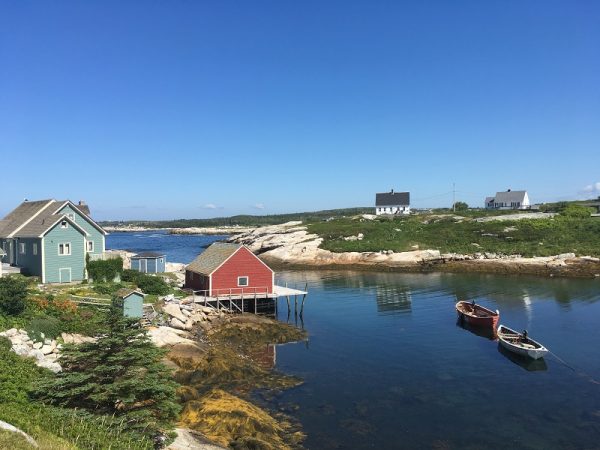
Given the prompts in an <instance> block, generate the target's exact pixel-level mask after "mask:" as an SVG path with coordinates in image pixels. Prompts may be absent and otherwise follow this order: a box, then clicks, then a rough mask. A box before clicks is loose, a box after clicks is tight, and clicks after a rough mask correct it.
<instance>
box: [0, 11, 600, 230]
mask: <svg viewBox="0 0 600 450" xmlns="http://www.w3.org/2000/svg"><path fill="white" fill-rule="evenodd" d="M1 9H2V13H1V14H0V154H1V156H2V161H3V164H2V166H3V170H2V174H1V177H2V184H3V189H2V192H3V194H2V196H1V197H0V214H5V213H6V212H8V211H9V210H11V209H12V208H13V207H14V206H16V205H17V204H18V203H19V202H20V201H21V200H22V199H23V198H29V199H40V198H57V199H62V198H70V199H72V200H74V201H77V200H80V199H83V200H86V201H87V202H88V203H89V204H90V206H91V208H92V212H93V213H94V215H95V217H96V218H98V219H137V218H140V219H141V218H146V219H158V218H180V217H188V218H193V217H214V216H227V215H232V214H238V213H249V214H270V213H279V212H294V211H306V210H316V209H328V208H339V207H351V206H366V205H370V204H372V203H373V202H374V193H375V192H378V191H379V192H381V191H386V190H389V189H390V188H392V187H393V188H395V189H396V190H398V191H400V190H408V191H410V192H411V194H412V199H413V201H412V203H413V206H416V207H428V206H447V205H450V203H451V201H452V196H451V194H449V193H450V192H451V191H452V183H456V190H457V199H459V200H464V201H466V202H467V203H469V204H470V205H480V206H481V205H482V204H483V199H484V197H485V196H486V195H490V194H493V193H495V192H496V191H497V190H504V189H507V188H512V189H527V190H528V191H529V193H530V197H531V199H532V201H534V202H541V201H553V200H561V199H573V198H585V197H592V196H593V197H595V196H597V195H600V27H599V26H598V23H600V2H597V1H541V0H540V1H516V0H514V1H494V0H491V1H484V2H482V1H480V0H476V1H451V2H449V1H445V0H444V1H432V0H430V1H425V2H421V1H413V2H400V1H383V0H381V1H376V2H373V1H367V0H365V1H348V0H343V1H333V0H332V1H285V0H284V1H282V0H273V1H251V2H233V1H226V0H223V1H221V0H220V1H216V0H215V1H211V2H208V1H169V2H167V1H162V2H159V1H155V2H148V1H139V2H138V1H113V2H111V1H103V2H82V1H77V2H69V1H52V2H44V1H37V2H30V1H25V0H24V1H15V2H9V1H4V2H2V7H1Z"/></svg>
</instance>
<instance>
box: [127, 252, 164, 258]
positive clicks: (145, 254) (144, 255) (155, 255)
mask: <svg viewBox="0 0 600 450" xmlns="http://www.w3.org/2000/svg"><path fill="white" fill-rule="evenodd" d="M164 256H165V254H164V253H156V252H142V253H138V254H137V255H134V256H132V257H131V259H138V258H163V257H164Z"/></svg>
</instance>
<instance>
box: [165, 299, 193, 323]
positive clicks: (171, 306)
mask: <svg viewBox="0 0 600 450" xmlns="http://www.w3.org/2000/svg"><path fill="white" fill-rule="evenodd" d="M163 311H164V312H165V313H167V314H168V315H169V316H171V317H173V318H175V319H177V320H179V321H181V322H184V323H185V321H186V320H187V317H186V316H185V315H184V314H183V313H182V312H181V308H180V307H179V305H177V304H175V303H168V304H166V305H165V306H163Z"/></svg>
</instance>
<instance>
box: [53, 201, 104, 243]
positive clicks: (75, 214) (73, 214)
mask: <svg viewBox="0 0 600 450" xmlns="http://www.w3.org/2000/svg"><path fill="white" fill-rule="evenodd" d="M58 213H60V214H62V215H66V216H68V217H69V218H70V219H71V220H73V221H74V222H75V223H76V224H77V225H78V226H80V227H81V228H83V229H84V230H85V231H86V232H87V238H86V239H87V240H88V242H93V244H92V250H91V251H89V252H87V253H92V254H101V253H103V252H104V247H105V237H104V236H105V235H106V231H104V229H103V228H102V227H100V226H99V225H98V224H97V223H96V222H94V221H93V220H92V219H90V218H89V217H88V216H86V215H85V214H83V213H82V212H81V211H80V210H79V209H78V208H76V207H75V205H73V204H72V203H71V202H66V203H65V204H63V206H61V207H60V208H59V209H58ZM86 245H87V244H86Z"/></svg>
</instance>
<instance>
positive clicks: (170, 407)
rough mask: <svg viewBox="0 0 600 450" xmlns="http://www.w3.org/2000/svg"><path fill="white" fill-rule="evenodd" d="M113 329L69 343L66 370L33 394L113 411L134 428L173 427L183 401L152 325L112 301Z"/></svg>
mask: <svg viewBox="0 0 600 450" xmlns="http://www.w3.org/2000/svg"><path fill="white" fill-rule="evenodd" d="M108 329H109V330H108V332H107V334H105V335H102V336H99V337H98V339H97V341H96V342H90V343H83V344H81V345H78V346H74V345H65V346H64V347H63V349H62V355H61V358H60V360H59V362H60V364H61V366H62V368H63V371H62V372H60V373H59V374H58V375H57V376H56V377H55V378H52V379H51V380H49V381H46V382H42V383H41V384H40V385H39V386H38V387H37V389H36V391H35V392H34V396H35V397H38V398H40V399H41V400H43V401H44V402H46V403H50V404H54V405H59V406H64V407H70V408H82V409H85V410H88V411H90V412H92V413H96V414H107V415H114V416H115V417H116V418H121V419H122V420H124V423H125V424H127V426H128V427H131V428H132V429H135V430H138V431H140V432H143V433H144V434H150V435H152V436H153V437H155V436H157V435H159V434H160V433H164V432H165V431H168V430H170V429H171V428H172V424H173V421H174V420H175V419H176V418H177V415H178V413H179V410H180V406H179V404H178V403H177V400H176V399H177V396H176V392H175V391H176V389H177V383H175V381H174V380H173V376H172V373H171V370H170V369H169V368H167V366H165V365H164V364H163V363H162V361H161V360H162V358H163V356H164V354H165V351H164V350H161V349H159V348H157V347H156V346H155V345H154V344H153V343H152V342H151V341H150V338H149V337H148V335H147V331H146V330H145V329H143V328H140V327H139V326H138V325H137V321H136V320H134V319H126V318H124V317H123V310H122V309H120V308H118V307H116V306H113V308H112V310H111V312H110V314H109V316H108Z"/></svg>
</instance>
